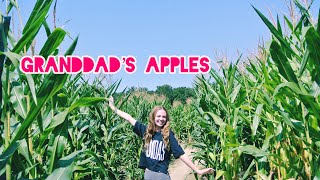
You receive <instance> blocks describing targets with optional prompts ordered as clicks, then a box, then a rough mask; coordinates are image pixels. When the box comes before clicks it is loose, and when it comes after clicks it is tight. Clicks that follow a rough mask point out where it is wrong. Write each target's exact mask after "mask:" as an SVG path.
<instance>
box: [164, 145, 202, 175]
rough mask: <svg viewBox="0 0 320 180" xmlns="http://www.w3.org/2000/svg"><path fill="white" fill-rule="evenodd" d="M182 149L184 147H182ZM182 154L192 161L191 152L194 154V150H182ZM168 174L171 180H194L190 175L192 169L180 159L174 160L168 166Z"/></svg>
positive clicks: (187, 148)
mask: <svg viewBox="0 0 320 180" xmlns="http://www.w3.org/2000/svg"><path fill="white" fill-rule="evenodd" d="M182 147H184V146H182ZM184 152H185V153H186V154H187V155H188V157H189V158H190V159H192V154H191V153H192V152H195V149H192V148H191V147H189V146H188V147H186V148H184ZM169 174H170V177H171V179H172V180H195V179H196V178H195V177H194V175H193V173H192V169H191V168H189V167H188V166H187V165H186V164H185V163H184V162H183V161H181V160H180V159H176V160H175V161H174V162H173V163H172V164H171V165H170V166H169Z"/></svg>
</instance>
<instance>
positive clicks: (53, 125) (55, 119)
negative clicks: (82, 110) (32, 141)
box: [37, 108, 69, 151]
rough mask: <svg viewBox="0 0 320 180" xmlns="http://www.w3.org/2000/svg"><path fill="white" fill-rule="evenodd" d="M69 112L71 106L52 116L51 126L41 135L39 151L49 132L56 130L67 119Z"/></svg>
mask: <svg viewBox="0 0 320 180" xmlns="http://www.w3.org/2000/svg"><path fill="white" fill-rule="evenodd" d="M68 113H69V108H67V109H65V110H64V111H63V112H61V113H58V114H57V115H55V116H54V117H53V118H52V120H51V121H50V124H49V127H47V128H46V129H45V130H44V131H43V133H42V134H41V136H40V142H39V146H38V150H37V151H40V148H42V147H43V143H44V142H45V140H46V139H47V137H48V136H49V134H50V133H51V132H52V131H53V130H54V128H56V127H57V126H59V125H60V124H62V123H63V122H64V121H65V119H66V117H67V115H68Z"/></svg>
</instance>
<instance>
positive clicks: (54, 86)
mask: <svg viewBox="0 0 320 180" xmlns="http://www.w3.org/2000/svg"><path fill="white" fill-rule="evenodd" d="M66 79H67V75H54V74H49V75H48V76H46V78H45V79H44V81H43V83H42V85H41V86H40V89H39V91H38V92H37V97H38V105H35V104H34V103H33V102H32V104H31V106H30V107H31V108H30V109H32V110H31V111H29V113H28V114H27V117H26V119H25V120H24V121H23V122H22V124H21V126H20V127H19V128H18V129H17V133H16V135H15V136H14V138H13V139H12V141H11V143H10V145H9V147H8V148H7V149H6V150H5V151H4V153H8V151H9V150H11V149H12V146H14V145H15V144H16V142H17V141H18V140H20V139H21V138H22V137H23V136H24V135H25V133H26V132H27V130H28V128H29V127H30V125H31V124H32V122H33V121H34V120H35V119H36V117H37V116H38V114H39V112H40V110H41V108H42V107H43V105H44V104H45V102H46V101H47V100H48V99H49V98H51V97H52V96H53V95H54V94H55V93H56V92H57V91H59V90H60V89H61V88H62V87H63V85H64V84H65V81H66ZM2 168H3V167H2V164H0V169H2Z"/></svg>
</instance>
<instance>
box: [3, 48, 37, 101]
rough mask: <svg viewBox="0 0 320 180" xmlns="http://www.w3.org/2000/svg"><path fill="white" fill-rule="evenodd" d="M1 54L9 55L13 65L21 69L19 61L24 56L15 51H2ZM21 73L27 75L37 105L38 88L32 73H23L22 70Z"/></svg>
mask: <svg viewBox="0 0 320 180" xmlns="http://www.w3.org/2000/svg"><path fill="white" fill-rule="evenodd" d="M1 54H4V55H5V56H7V57H8V58H9V59H10V60H11V62H12V63H13V65H14V66H15V68H16V69H20V68H19V61H20V59H21V58H22V56H21V55H19V54H16V53H13V52H0V55H1ZM19 74H20V75H23V76H26V78H27V82H28V85H29V89H30V92H31V95H32V98H33V101H34V102H35V104H36V105H37V96H36V89H35V84H34V80H33V77H32V76H31V74H22V73H21V72H20V71H19Z"/></svg>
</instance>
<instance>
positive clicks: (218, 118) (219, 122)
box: [205, 112, 227, 127]
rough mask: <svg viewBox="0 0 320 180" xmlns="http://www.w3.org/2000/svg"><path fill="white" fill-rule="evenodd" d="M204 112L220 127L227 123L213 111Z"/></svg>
mask: <svg viewBox="0 0 320 180" xmlns="http://www.w3.org/2000/svg"><path fill="white" fill-rule="evenodd" d="M205 114H208V115H209V116H210V117H211V118H212V119H213V120H214V122H215V124H217V125H218V126H220V127H225V126H226V125H227V124H226V123H225V122H224V121H223V120H222V119H221V118H220V117H219V116H218V115H216V114H215V113H213V112H205Z"/></svg>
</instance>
